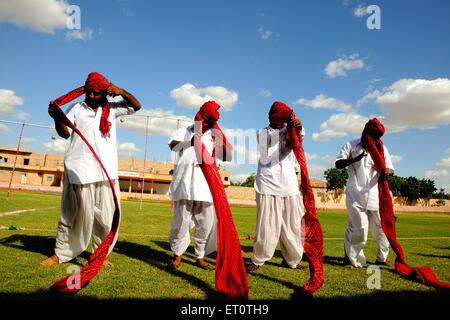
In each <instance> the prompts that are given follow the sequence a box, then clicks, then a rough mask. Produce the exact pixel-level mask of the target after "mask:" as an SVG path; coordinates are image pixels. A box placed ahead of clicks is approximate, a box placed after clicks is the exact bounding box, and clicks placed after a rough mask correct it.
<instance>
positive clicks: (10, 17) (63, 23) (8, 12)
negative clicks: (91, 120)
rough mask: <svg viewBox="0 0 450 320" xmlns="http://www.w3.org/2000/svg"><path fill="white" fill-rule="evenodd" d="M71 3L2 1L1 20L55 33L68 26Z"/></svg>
mask: <svg viewBox="0 0 450 320" xmlns="http://www.w3.org/2000/svg"><path fill="white" fill-rule="evenodd" d="M68 7H69V4H68V3H67V2H66V1H64V0H13V1H0V21H6V22H11V23H13V24H16V25H18V26H20V27H29V28H31V29H33V30H35V31H38V32H45V33H50V34H54V32H55V30H57V29H64V28H66V27H67V20H68V19H69V15H68V14H67V13H66V10H67V8H68Z"/></svg>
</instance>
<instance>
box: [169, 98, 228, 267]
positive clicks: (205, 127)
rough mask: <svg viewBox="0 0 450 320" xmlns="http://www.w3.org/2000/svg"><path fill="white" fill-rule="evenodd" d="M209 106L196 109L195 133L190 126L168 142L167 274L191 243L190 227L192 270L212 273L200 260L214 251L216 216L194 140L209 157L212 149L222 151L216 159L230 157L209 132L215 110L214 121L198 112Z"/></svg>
mask: <svg viewBox="0 0 450 320" xmlns="http://www.w3.org/2000/svg"><path fill="white" fill-rule="evenodd" d="M210 103H211V102H207V103H205V104H204V105H203V106H202V108H200V111H199V113H198V115H201V117H202V119H203V120H202V121H203V124H202V125H199V128H198V129H197V130H194V125H191V126H189V127H187V128H181V129H177V130H176V131H175V132H174V133H173V135H172V137H171V139H170V140H169V142H168V144H169V147H170V149H171V150H172V151H175V154H176V166H175V169H174V173H173V178H172V182H171V183H170V187H169V197H170V198H171V199H172V200H173V201H174V212H173V218H172V226H171V230H170V236H169V238H170V249H171V250H172V252H173V253H174V258H173V260H172V261H171V262H170V263H169V265H168V268H169V269H170V270H175V269H178V268H179V267H180V265H181V255H182V254H183V253H184V252H185V251H186V250H187V248H188V246H189V244H190V242H191V239H190V229H191V228H192V227H195V231H194V249H195V256H196V258H197V261H196V266H198V267H200V268H202V269H205V270H214V267H213V266H211V265H209V264H208V263H206V262H205V261H204V257H205V256H207V255H208V254H210V253H212V252H214V251H216V250H217V235H216V213H215V210H214V204H213V198H212V195H211V191H210V190H209V186H208V183H207V182H206V179H205V176H204V175H203V172H202V170H201V168H200V165H199V163H198V161H197V157H196V153H195V149H194V145H193V144H194V137H200V140H201V142H202V143H203V144H204V145H205V148H206V150H207V152H208V153H209V154H210V155H212V154H213V150H214V148H215V146H221V147H223V153H222V152H220V153H219V154H218V155H215V156H216V157H219V158H220V157H221V155H222V156H223V157H225V158H224V159H228V160H229V159H231V153H230V150H229V149H228V147H227V146H226V144H224V143H223V141H220V138H219V137H217V136H216V135H214V137H213V134H212V132H211V128H212V126H213V125H214V124H215V123H216V121H217V120H218V115H219V113H218V112H217V110H216V113H214V117H215V118H214V117H210V116H208V114H207V113H204V112H203V111H202V110H206V108H207V106H209V104H210ZM217 107H219V106H218V105H217ZM200 127H201V128H200ZM219 149H220V148H219ZM220 154H221V155H220ZM224 159H221V160H224Z"/></svg>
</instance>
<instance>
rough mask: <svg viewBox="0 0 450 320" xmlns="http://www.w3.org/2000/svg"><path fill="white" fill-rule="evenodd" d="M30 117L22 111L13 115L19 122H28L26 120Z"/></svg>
mask: <svg viewBox="0 0 450 320" xmlns="http://www.w3.org/2000/svg"><path fill="white" fill-rule="evenodd" d="M29 117H30V114H29V113H27V112H25V111H22V110H18V111H17V112H16V114H15V115H14V118H16V119H19V120H28V118H29Z"/></svg>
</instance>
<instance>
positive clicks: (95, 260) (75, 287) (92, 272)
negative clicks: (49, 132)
mask: <svg viewBox="0 0 450 320" xmlns="http://www.w3.org/2000/svg"><path fill="white" fill-rule="evenodd" d="M110 85H111V83H110V82H108V81H107V80H106V79H105V77H103V76H102V75H101V74H99V73H97V72H92V73H90V74H89V76H88V78H87V80H86V83H85V85H84V86H82V87H79V88H77V89H75V90H72V91H70V92H69V93H67V94H65V95H63V96H61V97H59V98H57V99H55V100H54V101H53V102H54V103H55V105H56V106H57V107H58V108H59V110H60V111H61V114H62V115H63V119H64V123H65V124H66V125H67V126H69V127H70V128H71V129H72V130H73V131H75V132H76V133H77V134H78V135H79V136H80V138H81V139H82V140H83V141H84V142H85V143H86V145H87V146H88V148H89V149H90V150H91V152H92V154H93V155H94V157H95V158H96V159H97V161H98V163H99V164H100V166H101V167H102V170H103V172H104V173H105V175H106V177H107V178H108V181H109V184H110V186H111V190H112V194H113V198H114V204H115V210H114V217H113V221H112V226H111V231H110V232H109V233H108V235H107V236H106V238H105V239H103V241H102V243H101V244H100V245H99V246H98V248H97V249H96V250H95V251H94V252H93V253H92V255H91V256H90V257H89V261H88V263H87V264H85V265H84V266H83V268H81V270H79V271H77V272H76V273H75V274H74V275H71V276H67V277H65V278H64V279H61V280H59V281H57V282H55V283H54V284H53V285H52V286H51V287H50V290H52V291H57V292H72V293H76V292H78V291H79V290H80V289H81V288H83V287H84V286H86V285H87V284H88V283H89V281H90V280H91V279H92V278H94V277H95V276H96V275H97V273H98V272H99V271H100V268H101V267H102V264H103V262H104V261H105V259H106V256H107V255H108V251H109V248H110V247H111V245H112V243H113V240H114V238H115V236H116V233H117V230H118V227H119V221H120V209H119V202H118V201H117V195H116V193H115V192H114V185H113V184H112V181H111V179H110V178H109V175H108V172H106V169H105V167H104V166H103V164H102V162H101V161H100V158H99V157H98V155H97V154H96V153H95V151H94V149H93V148H92V146H91V145H90V144H89V142H88V141H87V140H86V138H85V137H84V136H83V135H82V134H81V132H80V131H79V130H78V129H77V128H76V127H75V126H74V124H73V123H72V122H71V121H70V120H69V119H68V118H67V117H66V115H65V114H64V112H63V111H62V110H61V108H60V107H61V106H62V105H64V104H66V103H69V102H70V101H72V100H74V99H76V98H78V97H79V96H81V95H82V94H83V93H85V90H86V89H88V90H106V89H107V88H108V87H109V86H110ZM105 109H107V111H106V112H107V113H106V112H105ZM108 115H109V104H107V108H105V107H103V112H102V121H103V130H102V122H101V123H100V130H102V133H104V131H105V133H107V132H109V128H110V125H107V126H106V125H105V120H106V124H107V119H108ZM105 133H104V134H105Z"/></svg>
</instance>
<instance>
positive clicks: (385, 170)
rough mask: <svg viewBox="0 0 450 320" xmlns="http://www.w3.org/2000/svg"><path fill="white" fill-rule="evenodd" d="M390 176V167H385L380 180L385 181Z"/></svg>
mask: <svg viewBox="0 0 450 320" xmlns="http://www.w3.org/2000/svg"><path fill="white" fill-rule="evenodd" d="M388 176H389V169H388V168H384V169H383V170H381V172H380V178H379V180H381V181H383V180H385V179H387V177H388Z"/></svg>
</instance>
